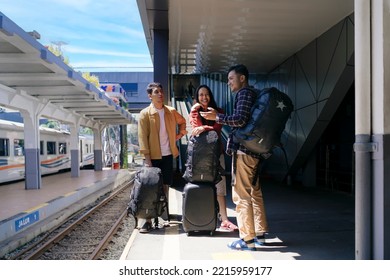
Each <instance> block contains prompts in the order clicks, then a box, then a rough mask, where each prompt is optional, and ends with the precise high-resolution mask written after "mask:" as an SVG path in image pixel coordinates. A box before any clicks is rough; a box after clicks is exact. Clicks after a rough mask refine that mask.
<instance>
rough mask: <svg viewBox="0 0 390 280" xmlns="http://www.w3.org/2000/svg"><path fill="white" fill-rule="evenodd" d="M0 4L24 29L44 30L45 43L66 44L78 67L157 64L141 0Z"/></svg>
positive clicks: (66, 52) (8, 0)
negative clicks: (151, 49) (148, 44)
mask: <svg viewBox="0 0 390 280" xmlns="http://www.w3.org/2000/svg"><path fill="white" fill-rule="evenodd" d="M0 7H1V12H3V13H4V14H5V15H6V16H8V17H9V18H10V19H11V20H13V21H14V22H15V23H16V24H17V25H19V26H20V27H22V28H23V29H24V30H25V31H32V30H36V31H37V32H38V33H40V35H41V39H40V43H41V44H43V45H49V44H54V43H55V42H60V41H62V42H65V43H66V44H64V45H62V46H61V48H62V50H63V52H64V55H65V56H66V57H68V58H69V61H70V64H71V65H73V66H76V65H77V66H80V67H83V66H92V65H98V66H97V67H111V66H112V65H118V66H121V65H122V64H121V63H123V65H124V66H123V67H129V65H133V64H134V65H135V66H137V65H138V64H137V63H140V65H143V66H144V65H146V66H151V65H152V62H151V58H150V54H149V50H148V47H147V44H146V39H145V35H144V32H143V28H142V23H141V19H140V15H139V11H138V7H137V3H136V0H126V1H123V0H110V1H94V0H34V1H31V0H12V1H11V0H0ZM102 58H103V59H102ZM140 60H142V61H143V62H140ZM119 62H120V63H119ZM105 65H106V66H105ZM121 67H122V66H121Z"/></svg>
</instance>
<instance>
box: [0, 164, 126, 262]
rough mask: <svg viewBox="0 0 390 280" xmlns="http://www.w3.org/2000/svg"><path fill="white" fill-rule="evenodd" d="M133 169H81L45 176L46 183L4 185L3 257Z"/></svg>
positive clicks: (0, 210) (0, 188) (0, 201)
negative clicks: (28, 186)
mask: <svg viewBox="0 0 390 280" xmlns="http://www.w3.org/2000/svg"><path fill="white" fill-rule="evenodd" d="M131 173H132V172H130V171H129V170H124V169H107V170H103V171H94V170H81V171H80V176H79V177H75V178H72V177H71V173H70V172H64V173H57V174H53V175H48V176H43V177H42V186H41V188H40V189H36V190H31V189H29V190H26V189H25V182H24V181H18V182H15V183H11V184H1V185H0V257H1V256H4V255H5V254H6V253H8V252H9V251H10V250H12V249H16V248H17V247H19V246H20V245H21V244H23V243H25V242H28V241H29V240H31V239H32V238H33V237H35V236H37V235H39V234H40V233H41V232H42V231H45V230H47V229H49V228H50V227H51V226H53V225H54V224H55V223H59V222H60V221H62V220H64V219H66V218H67V217H68V216H70V215H71V214H73V213H74V212H76V211H77V210H79V209H81V208H83V207H85V206H86V205H88V204H89V203H92V202H93V201H95V200H96V199H97V198H98V197H99V196H101V195H104V194H105V193H107V192H108V191H110V190H112V189H115V188H116V187H118V186H119V185H121V184H123V183H125V182H126V181H128V180H130V179H131Z"/></svg>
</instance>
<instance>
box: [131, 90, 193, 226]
mask: <svg viewBox="0 0 390 280" xmlns="http://www.w3.org/2000/svg"><path fill="white" fill-rule="evenodd" d="M146 92H147V94H148V97H149V99H150V100H151V103H150V105H149V106H148V107H146V108H145V109H143V110H142V111H141V112H140V117H139V123H138V124H139V125H138V142H139V146H140V153H141V154H143V155H144V157H145V166H154V167H159V168H160V169H161V172H162V175H163V182H164V192H165V195H166V197H167V198H168V190H169V186H170V185H172V178H173V159H174V158H176V157H177V156H178V155H179V150H178V148H177V145H176V141H177V140H179V139H180V138H181V137H183V136H184V135H186V134H187V131H186V120H185V118H184V117H183V116H182V115H180V114H179V113H178V112H177V111H176V109H175V108H173V107H170V106H167V105H164V91H163V88H162V85H161V84H160V83H150V84H149V85H148V86H147V88H146ZM151 228H152V224H151V221H150V220H147V221H146V222H145V224H144V225H143V226H142V228H141V229H140V232H141V233H146V232H149V231H150V230H151Z"/></svg>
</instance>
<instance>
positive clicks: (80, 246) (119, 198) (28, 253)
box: [13, 181, 135, 260]
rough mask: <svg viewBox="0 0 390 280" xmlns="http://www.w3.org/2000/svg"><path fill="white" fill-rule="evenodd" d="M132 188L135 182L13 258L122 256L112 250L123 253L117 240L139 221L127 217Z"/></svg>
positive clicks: (71, 258)
mask: <svg viewBox="0 0 390 280" xmlns="http://www.w3.org/2000/svg"><path fill="white" fill-rule="evenodd" d="M132 185H133V181H132V182H130V183H128V184H126V185H124V186H121V187H119V188H118V189H117V190H115V191H114V192H112V193H110V194H109V195H108V196H107V197H106V198H104V199H102V200H101V201H100V202H98V203H97V204H96V205H95V206H93V207H92V208H90V209H89V210H87V211H86V212H85V213H82V214H79V215H78V217H77V218H75V217H73V218H72V221H68V222H67V223H66V224H64V225H62V226H60V227H57V229H56V230H54V231H52V232H50V233H48V234H47V235H46V236H45V237H44V238H43V239H41V240H39V242H35V243H34V244H32V245H31V246H29V247H28V248H25V249H23V250H22V251H21V252H19V253H18V254H17V255H15V256H14V257H13V259H23V260H93V259H115V256H116V255H118V254H119V256H120V253H121V252H110V247H113V248H116V249H113V250H120V249H118V248H117V246H115V239H116V238H118V236H119V237H120V236H121V235H126V236H125V237H124V238H125V239H128V237H129V236H130V235H131V232H132V230H133V229H134V226H135V221H134V219H133V218H132V217H131V216H128V215H127V204H128V201H129V196H130V190H131V187H132ZM122 243H123V242H122ZM113 256H114V257H113Z"/></svg>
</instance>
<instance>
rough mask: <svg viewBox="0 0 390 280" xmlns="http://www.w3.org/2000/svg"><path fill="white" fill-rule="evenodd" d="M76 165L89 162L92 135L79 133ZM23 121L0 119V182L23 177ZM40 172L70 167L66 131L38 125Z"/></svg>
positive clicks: (56, 170)
mask: <svg viewBox="0 0 390 280" xmlns="http://www.w3.org/2000/svg"><path fill="white" fill-rule="evenodd" d="M79 138H80V159H81V161H80V166H81V167H86V166H89V165H93V137H92V136H91V137H89V136H80V137H79ZM24 143H25V139H24V131H23V123H18V122H12V121H7V120H0V183H4V182H9V181H15V180H21V179H24V173H25V166H24V163H25V157H24V147H25V145H24ZM39 149H40V163H41V174H42V175H46V174H52V173H57V172H60V171H65V170H69V169H70V163H71V162H70V134H69V132H66V131H60V130H56V129H51V128H46V127H40V148H39Z"/></svg>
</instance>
